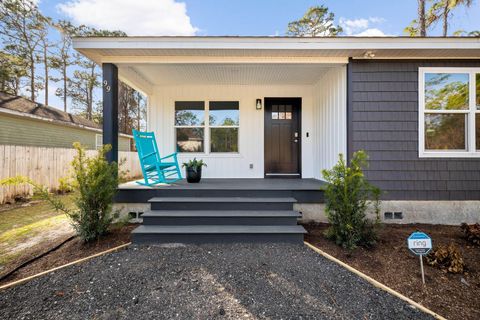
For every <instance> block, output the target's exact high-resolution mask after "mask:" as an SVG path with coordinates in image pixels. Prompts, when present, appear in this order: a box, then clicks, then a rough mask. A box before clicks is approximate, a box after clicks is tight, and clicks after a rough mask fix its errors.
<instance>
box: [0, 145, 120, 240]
mask: <svg viewBox="0 0 480 320" xmlns="http://www.w3.org/2000/svg"><path fill="white" fill-rule="evenodd" d="M73 147H74V148H75V149H76V150H77V155H76V156H75V157H74V160H73V161H72V169H73V170H72V172H73V176H72V188H73V194H74V203H75V208H74V209H69V208H68V207H67V206H66V205H65V203H63V202H62V201H61V200H60V199H59V198H58V197H54V196H52V195H51V194H50V192H49V191H48V189H47V188H46V187H44V186H40V185H38V184H36V183H35V182H34V181H31V180H30V179H29V178H26V177H21V176H18V177H14V178H9V179H5V180H2V181H0V185H15V184H22V183H27V184H30V185H32V186H33V189H34V193H35V194H36V195H37V196H39V197H40V198H42V199H44V200H46V201H47V202H48V203H50V204H51V205H52V207H53V208H54V209H55V210H57V211H61V212H64V213H65V214H67V216H68V217H69V218H70V219H71V221H72V225H73V227H74V228H75V230H76V232H77V234H78V236H79V237H80V238H81V239H83V240H84V241H85V242H88V241H92V240H96V239H98V238H99V237H100V236H102V235H104V234H105V233H107V232H108V229H109V227H110V224H111V223H112V220H113V213H112V206H113V197H114V196H115V193H116V190H117V186H118V179H119V178H118V165H117V164H116V163H114V162H112V163H108V162H107V160H106V158H105V154H106V153H107V152H108V151H109V150H110V148H111V147H110V146H109V145H105V146H103V147H102V148H101V149H100V150H98V152H97V154H96V155H95V156H93V157H87V155H86V152H85V149H84V148H83V147H82V146H81V145H80V143H74V145H73Z"/></svg>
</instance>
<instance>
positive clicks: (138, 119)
mask: <svg viewBox="0 0 480 320" xmlns="http://www.w3.org/2000/svg"><path fill="white" fill-rule="evenodd" d="M141 112H142V110H141V108H140V95H138V94H137V130H138V131H140V118H141Z"/></svg>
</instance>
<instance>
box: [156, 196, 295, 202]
mask: <svg viewBox="0 0 480 320" xmlns="http://www.w3.org/2000/svg"><path fill="white" fill-rule="evenodd" d="M148 202H149V203H152V202H157V203H158V202H207V203H208V202H213V203H215V202H227V203H229V202H231V203H241V202H247V203H252V202H269V203H295V202H297V200H296V199H295V198H292V197H278V198H263V197H259V198H256V197H154V198H151V199H150V200H148Z"/></svg>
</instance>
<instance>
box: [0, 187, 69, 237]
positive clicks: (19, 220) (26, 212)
mask: <svg viewBox="0 0 480 320" xmlns="http://www.w3.org/2000/svg"><path fill="white" fill-rule="evenodd" d="M58 197H59V198H60V199H62V201H64V202H65V203H66V204H67V206H68V207H72V206H73V199H72V197H71V196H70V195H60V196H58ZM57 215H59V213H57V212H55V210H53V209H52V207H51V206H50V205H49V204H48V203H46V202H45V201H39V202H36V203H33V204H30V205H25V206H22V207H17V208H13V209H10V210H5V211H2V212H0V235H1V234H2V233H4V232H7V231H9V230H12V229H15V228H20V227H23V226H26V225H29V224H32V223H34V222H37V221H40V220H42V219H46V218H50V217H53V216H57Z"/></svg>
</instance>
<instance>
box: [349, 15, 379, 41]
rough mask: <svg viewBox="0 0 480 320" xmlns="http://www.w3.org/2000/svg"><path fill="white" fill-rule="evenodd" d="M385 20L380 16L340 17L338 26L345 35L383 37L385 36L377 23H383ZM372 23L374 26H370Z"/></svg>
mask: <svg viewBox="0 0 480 320" xmlns="http://www.w3.org/2000/svg"><path fill="white" fill-rule="evenodd" d="M385 21H386V20H385V19H384V18H381V17H370V18H368V19H367V18H359V19H347V18H343V17H342V18H340V26H341V27H342V28H343V31H344V32H345V34H346V35H347V36H357V37H384V36H387V35H386V34H385V33H384V32H383V31H382V30H380V29H379V28H378V25H380V24H382V23H384V22H385ZM372 24H373V25H374V26H372Z"/></svg>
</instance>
